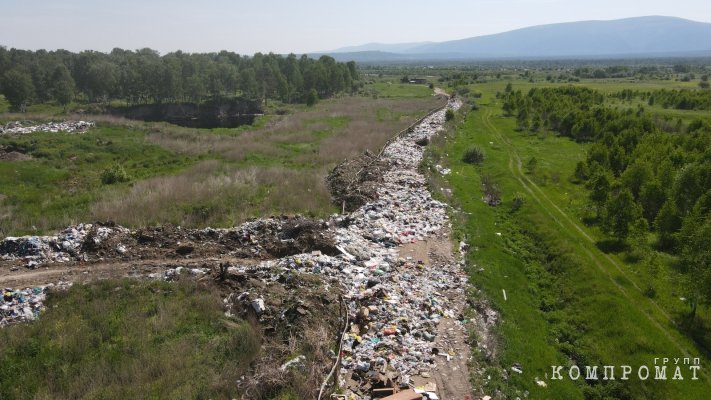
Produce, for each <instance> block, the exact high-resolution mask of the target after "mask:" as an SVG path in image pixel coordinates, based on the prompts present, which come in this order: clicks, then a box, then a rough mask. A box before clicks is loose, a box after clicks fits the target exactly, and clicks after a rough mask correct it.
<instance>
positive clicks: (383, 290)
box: [230, 100, 467, 399]
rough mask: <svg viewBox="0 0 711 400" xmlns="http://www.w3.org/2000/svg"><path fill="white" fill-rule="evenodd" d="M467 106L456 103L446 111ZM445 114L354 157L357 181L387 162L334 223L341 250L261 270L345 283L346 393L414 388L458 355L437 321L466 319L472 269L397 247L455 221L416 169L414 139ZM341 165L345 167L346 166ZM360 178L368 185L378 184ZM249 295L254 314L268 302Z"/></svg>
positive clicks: (356, 395)
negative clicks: (377, 155) (373, 153)
mask: <svg viewBox="0 0 711 400" xmlns="http://www.w3.org/2000/svg"><path fill="white" fill-rule="evenodd" d="M460 105H461V103H459V102H458V101H456V100H454V101H451V102H450V104H449V107H450V108H454V109H456V108H458V107H459V106H460ZM444 114H445V110H442V111H440V112H437V113H434V114H433V115H431V116H430V117H428V118H426V119H425V120H424V121H423V122H422V123H421V124H419V125H418V126H416V127H415V128H414V129H411V130H409V131H408V132H407V133H406V134H404V135H403V136H401V137H399V138H397V139H396V140H394V141H393V142H392V143H391V144H389V145H388V146H387V147H386V149H385V150H384V152H383V153H382V158H381V159H378V160H375V159H373V160H368V162H367V163H363V162H361V161H359V162H355V163H353V165H355V166H357V167H356V168H351V171H356V172H357V173H356V174H351V175H350V176H356V177H358V176H360V175H362V174H364V172H363V171H362V170H361V169H362V168H366V167H367V166H366V165H364V164H375V163H377V164H378V165H380V166H382V165H384V164H387V166H388V168H387V170H386V171H385V172H384V173H382V177H379V178H376V179H380V181H378V182H379V183H378V184H377V185H373V186H372V187H373V188H374V190H375V193H374V195H373V196H371V197H370V200H369V201H367V202H365V203H364V204H362V205H361V206H360V207H358V208H357V209H356V210H354V211H353V212H351V213H350V214H348V215H344V216H334V217H333V218H332V219H331V220H330V221H329V223H328V225H329V226H330V227H331V230H332V231H333V232H334V238H335V241H336V248H337V249H338V251H339V253H338V254H337V255H329V254H323V253H322V252H320V251H314V252H310V253H304V254H296V255H293V256H289V257H283V258H280V259H276V260H267V261H263V262H262V263H261V264H260V265H259V266H258V267H257V268H261V269H263V270H265V271H298V272H299V273H311V274H316V275H320V276H322V277H323V282H324V285H338V286H340V288H341V290H342V291H343V297H344V300H345V302H346V303H347V308H348V326H347V327H346V329H345V332H346V334H345V335H344V336H343V338H342V343H341V352H340V354H339V358H340V370H339V373H338V381H339V386H340V387H341V388H344V389H346V397H347V398H349V399H370V398H373V397H374V396H377V397H385V396H386V395H395V393H405V392H400V389H408V388H411V387H413V386H414V380H413V378H414V377H415V376H420V377H426V376H430V375H429V373H430V371H432V370H433V369H435V368H436V367H437V364H438V363H443V362H447V361H448V360H449V359H450V358H451V357H452V354H451V350H450V349H446V348H438V347H437V345H436V336H437V326H438V324H439V322H440V321H441V320H442V319H443V318H451V319H453V320H456V321H457V323H459V324H463V323H464V318H463V316H462V315H461V314H460V313H459V312H458V311H455V310H454V309H453V306H454V305H453V304H452V302H451V301H450V299H449V297H448V296H447V295H448V294H449V295H451V294H452V293H457V294H458V295H459V296H460V297H461V298H464V296H465V294H464V292H465V290H466V286H467V275H466V274H465V272H464V271H463V269H462V265H461V263H455V262H452V263H433V264H430V265H425V264H422V263H416V262H414V261H413V260H412V259H408V258H407V257H405V258H403V257H401V256H400V255H399V253H398V246H399V245H402V244H406V243H413V242H416V241H418V240H424V239H426V238H428V237H429V236H431V235H433V234H438V233H440V232H441V231H442V230H443V229H444V228H446V227H447V225H448V224H449V219H448V216H447V206H446V205H445V204H444V203H441V202H439V201H436V200H434V199H432V196H431V195H430V193H429V192H428V190H427V187H426V180H425V177H424V176H423V175H422V174H420V173H419V172H418V171H417V167H418V165H419V163H420V161H421V160H422V156H423V149H422V147H421V146H419V145H417V144H416V143H415V142H416V141H420V142H421V141H422V139H423V138H426V139H429V137H430V136H432V135H434V134H436V133H437V131H438V130H439V129H441V127H442V125H443V123H444V120H445V117H444ZM344 165H348V164H342V165H341V166H340V167H343V166H344ZM379 170H380V169H379ZM339 174H340V176H344V175H345V174H342V173H334V174H332V175H331V176H330V177H329V179H331V180H333V177H334V175H339ZM341 181H347V180H341ZM352 181H354V182H356V184H354V185H353V186H352V187H351V189H352V190H353V191H355V192H357V190H358V185H357V182H358V181H359V179H355V180H352ZM360 181H361V182H362V183H365V184H366V185H367V186H369V185H370V183H371V182H376V181H377V180H372V179H360ZM277 273H278V274H282V273H283V272H277ZM271 279H278V278H274V277H273V278H271ZM247 300H249V301H250V304H251V305H252V308H253V309H254V311H256V312H261V310H262V308H263V307H265V305H264V303H263V301H264V300H263V299H260V298H256V299H255V298H250V297H247V296H246V295H245V301H247ZM230 301H232V297H230ZM260 301H261V302H260ZM267 308H268V307H267ZM432 387H433V386H432V385H430V386H428V388H432ZM410 391H411V392H412V394H413V395H414V396H415V397H413V398H420V397H421V396H422V395H424V396H426V397H427V398H429V399H436V398H437V395H436V393H435V392H434V391H426V390H419V391H413V390H410ZM417 396H420V397H417Z"/></svg>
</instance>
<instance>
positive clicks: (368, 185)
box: [326, 150, 388, 211]
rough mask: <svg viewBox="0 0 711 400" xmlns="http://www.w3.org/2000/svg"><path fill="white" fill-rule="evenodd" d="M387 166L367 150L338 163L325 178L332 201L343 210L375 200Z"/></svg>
mask: <svg viewBox="0 0 711 400" xmlns="http://www.w3.org/2000/svg"><path fill="white" fill-rule="evenodd" d="M387 168H388V165H387V163H385V162H383V160H382V159H381V158H380V157H378V156H377V155H375V154H372V153H370V152H369V151H367V150H366V152H365V153H363V154H362V155H360V156H359V157H355V158H352V159H349V160H346V161H344V162H342V163H340V164H338V165H337V166H336V167H335V168H334V169H333V170H332V171H331V173H330V174H329V175H328V177H327V178H326V183H327V186H328V190H329V192H330V193H331V197H332V198H333V201H334V203H335V204H336V205H337V206H339V207H341V208H342V210H343V211H354V210H356V209H358V207H360V206H362V205H363V204H365V203H367V202H369V201H372V200H375V199H376V198H377V196H378V191H377V188H378V186H379V185H380V183H381V182H382V181H383V174H384V173H385V171H386V170H387Z"/></svg>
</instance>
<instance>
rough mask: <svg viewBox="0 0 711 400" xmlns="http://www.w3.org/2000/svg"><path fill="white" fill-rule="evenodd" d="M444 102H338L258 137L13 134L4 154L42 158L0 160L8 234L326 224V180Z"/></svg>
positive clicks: (260, 124) (272, 122)
mask: <svg viewBox="0 0 711 400" xmlns="http://www.w3.org/2000/svg"><path fill="white" fill-rule="evenodd" d="M428 90H429V89H428ZM440 104H442V103H441V100H438V99H436V98H434V97H433V96H432V95H431V91H430V93H429V95H427V96H423V97H421V98H391V99H376V100H374V99H370V98H363V97H340V98H335V99H331V100H326V101H322V102H320V103H318V104H317V105H316V106H315V107H313V108H306V107H305V106H300V107H299V106H296V107H292V108H290V113H288V114H286V115H271V116H268V117H262V118H260V119H258V120H257V123H256V124H255V127H254V128H253V129H247V128H245V127H239V128H235V129H232V130H230V129H224V128H219V129H215V130H207V129H188V128H181V127H176V126H173V125H169V124H165V123H142V122H135V121H127V120H122V119H115V118H110V117H101V116H98V117H96V118H95V119H96V120H97V123H98V125H97V127H96V128H94V129H92V130H90V131H89V132H88V133H86V134H82V135H70V134H42V133H35V134H30V135H23V136H20V137H9V136H3V137H0V145H4V146H10V147H11V148H13V149H18V150H19V151H20V152H22V153H24V154H26V155H28V156H29V157H31V158H32V159H30V160H27V161H0V171H2V176H1V177H0V193H2V194H3V196H2V197H0V200H1V203H0V207H2V210H3V211H2V212H1V213H0V229H1V230H2V233H3V234H4V235H17V234H26V233H35V232H48V231H52V230H56V229H58V228H61V227H64V226H66V225H68V224H70V223H76V222H83V221H86V220H101V221H106V220H112V221H114V222H117V223H119V224H125V225H128V226H143V225H148V224H158V223H173V224H176V225H183V226H207V225H211V226H231V225H234V224H236V223H238V222H240V221H243V220H245V219H246V218H250V217H255V216H260V215H270V214H280V213H287V214H291V213H302V214H308V215H315V216H324V215H328V214H329V213H331V212H333V211H334V210H335V209H334V208H333V206H332V205H331V203H330V198H329V194H328V193H327V190H326V188H325V176H326V174H327V172H328V171H329V170H330V169H331V168H332V167H333V166H334V165H335V164H337V163H339V162H341V161H343V160H344V159H346V158H348V157H352V156H354V155H356V154H359V153H361V152H363V151H365V150H366V149H369V150H371V151H377V150H378V149H379V148H380V147H381V146H382V145H383V144H384V143H385V141H386V140H387V139H389V138H390V137H391V136H392V135H393V134H394V133H395V132H397V131H399V130H401V129H403V128H405V127H406V126H408V125H409V124H410V123H412V122H413V121H415V120H416V119H417V118H418V117H420V116H421V115H423V114H425V113H426V112H427V111H429V110H430V109H432V108H435V107H436V106H438V105H440ZM16 117H17V115H5V116H2V115H0V120H12V119H13V118H16ZM24 117H25V118H26V119H31V118H32V115H31V114H30V115H26V116H24ZM44 117H45V118H47V117H48V116H46V115H45V116H44ZM62 118H63V117H62ZM82 118H85V119H88V117H82ZM116 166H120V167H121V168H122V169H123V170H124V171H125V173H126V176H127V178H128V179H127V181H126V182H117V183H114V184H110V185H109V184H104V183H102V181H101V174H102V172H103V171H104V170H111V169H112V168H114V167H116Z"/></svg>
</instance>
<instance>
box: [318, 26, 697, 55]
mask: <svg viewBox="0 0 711 400" xmlns="http://www.w3.org/2000/svg"><path fill="white" fill-rule="evenodd" d="M413 45H414V46H413ZM368 46H372V47H373V48H372V49H374V48H375V47H376V46H381V50H379V51H367V52H350V53H344V52H345V51H348V50H357V49H359V48H368ZM398 46H400V47H398ZM325 53H326V54H331V55H336V53H339V54H338V58H339V59H345V58H349V57H350V59H353V60H355V61H360V62H368V61H371V62H372V61H398V60H415V59H419V60H447V59H500V58H527V59H530V58H534V59H535V58H602V57H612V58H614V57H625V58H639V57H650V56H651V57H673V56H709V55H711V23H704V22H696V21H690V20H686V19H682V18H676V17H657V16H653V17H636V18H626V19H618V20H612V21H580V22H567V23H559V24H551V25H540V26H533V27H528V28H522V29H517V30H513V31H509V32H504V33H498V34H494V35H487V36H478V37H472V38H468V39H461V40H452V41H447V42H439V43H426V44H420V45H417V44H416V43H404V44H402V45H393V44H390V45H378V44H370V45H363V46H356V47H352V48H348V47H345V48H342V49H339V51H338V52H325ZM361 56H363V58H361Z"/></svg>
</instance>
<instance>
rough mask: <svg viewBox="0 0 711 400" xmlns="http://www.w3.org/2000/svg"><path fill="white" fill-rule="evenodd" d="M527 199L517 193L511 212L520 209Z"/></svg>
mask: <svg viewBox="0 0 711 400" xmlns="http://www.w3.org/2000/svg"><path fill="white" fill-rule="evenodd" d="M525 201H526V200H525V198H524V197H523V195H522V194H521V193H516V194H515V195H514V198H513V201H512V202H511V210H512V211H516V210H518V209H519V208H521V207H522V206H523V203H525Z"/></svg>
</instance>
